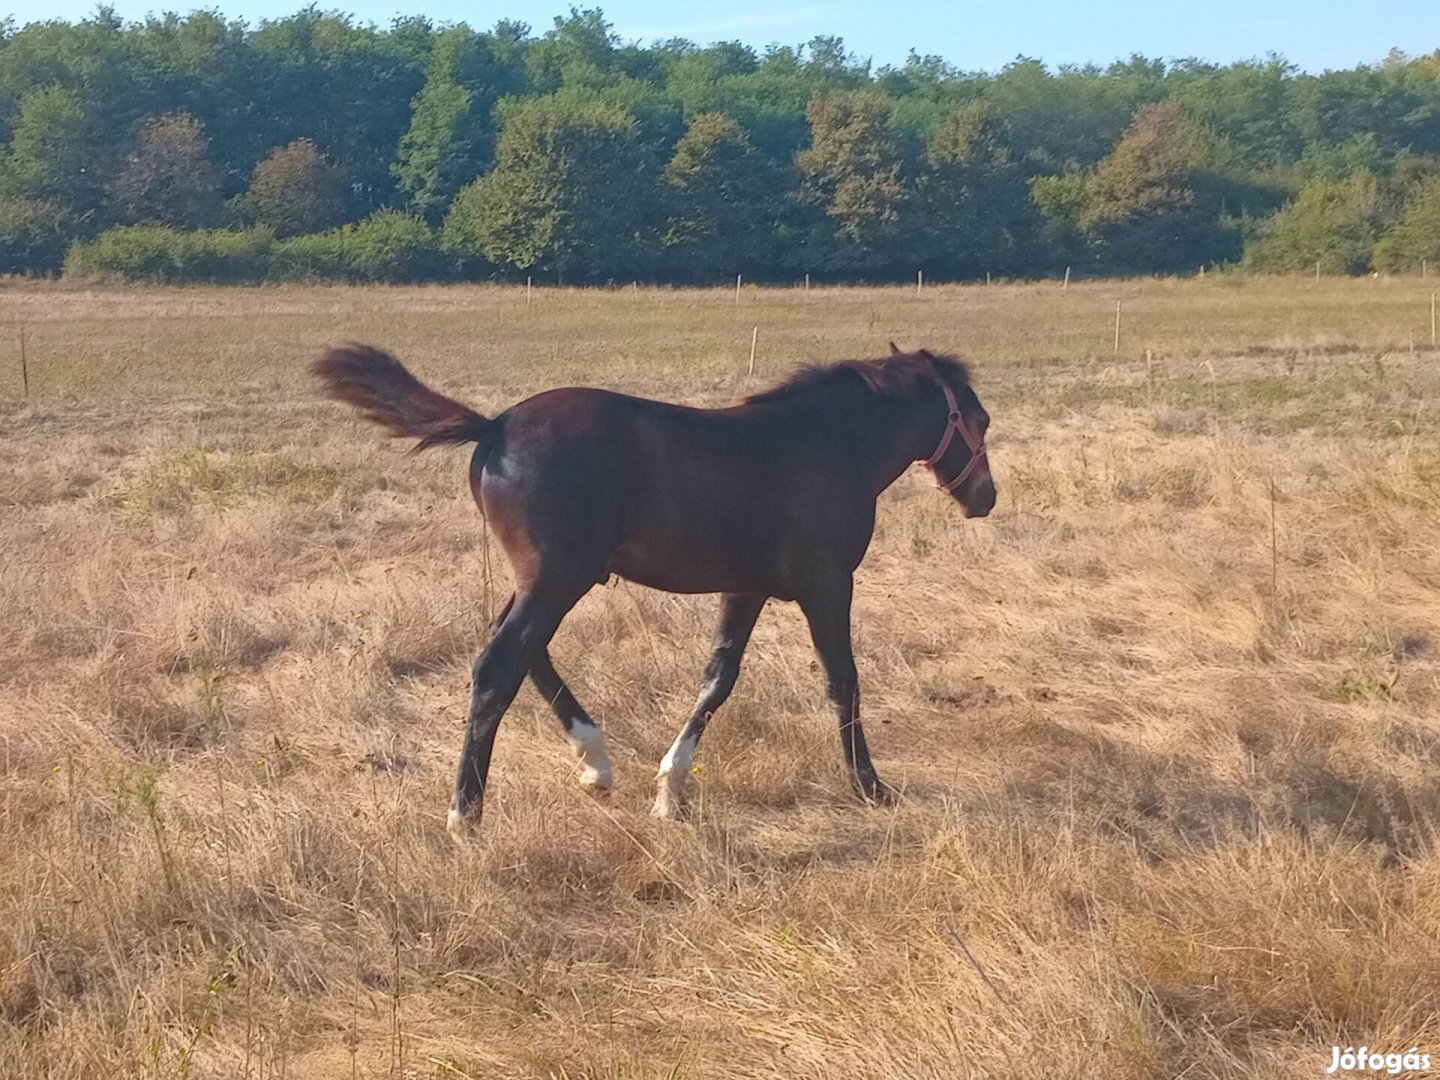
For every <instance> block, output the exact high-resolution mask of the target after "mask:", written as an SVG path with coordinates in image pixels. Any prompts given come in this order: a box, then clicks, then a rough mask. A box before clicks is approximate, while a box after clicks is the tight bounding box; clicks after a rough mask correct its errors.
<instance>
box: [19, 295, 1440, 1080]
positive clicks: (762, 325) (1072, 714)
mask: <svg viewBox="0 0 1440 1080" xmlns="http://www.w3.org/2000/svg"><path fill="white" fill-rule="evenodd" d="M1117 298H1119V299H1122V300H1123V302H1124V315H1125V328H1124V336H1123V338H1122V347H1121V350H1120V352H1119V353H1116V352H1114V350H1113V340H1112V336H1111V335H1112V332H1113V318H1114V301H1115V299H1117ZM22 323H23V324H24V325H25V327H26V337H27V357H28V361H29V365H30V378H31V386H32V392H33V396H32V398H31V399H29V400H28V401H26V400H22V399H21V398H20V396H19V392H20V386H19V379H18V371H17V370H16V369H15V368H14V364H15V363H16V360H17V357H16V355H15V350H14V348H13V347H12V341H13V334H12V331H11V330H8V329H7V330H5V331H4V332H0V395H3V396H4V400H3V403H0V611H3V620H0V1075H3V1076H7V1077H8V1076H16V1077H121V1076H124V1077H194V1078H202V1077H227V1078H228V1077H256V1078H261V1077H263V1078H272V1077H273V1078H279V1077H295V1078H302V1077H327V1078H328V1077H389V1076H401V1075H407V1076H409V1075H413V1076H420V1077H437V1078H438V1077H466V1076H468V1077H493V1076H521V1077H531V1076H533V1077H549V1076H555V1077H570V1078H580V1077H626V1078H629V1077H650V1076H656V1077H661V1076H664V1077H682V1076H684V1077H727V1076H733V1077H741V1076H744V1077H750V1076H766V1075H773V1076H815V1077H828V1076H847V1077H853V1076H867V1077H869V1076H874V1077H889V1076H903V1077H952V1076H1019V1077H1095V1076H1107V1077H1137V1078H1138V1077H1151V1076H1177V1075H1184V1076H1186V1077H1190V1078H1192V1080H1193V1078H1199V1077H1241V1076H1264V1077H1286V1076H1294V1077H1301V1076H1315V1075H1318V1074H1320V1073H1322V1072H1323V1070H1324V1069H1325V1068H1326V1067H1328V1065H1329V1064H1330V1060H1331V1056H1330V1047H1331V1045H1332V1044H1339V1045H1340V1046H1342V1047H1344V1046H1348V1045H1354V1046H1358V1045H1360V1044H1362V1043H1363V1044H1366V1045H1368V1046H1371V1047H1375V1048H1386V1049H1389V1050H1398V1051H1401V1052H1403V1051H1404V1050H1407V1049H1409V1048H1410V1047H1411V1046H1417V1045H1418V1046H1420V1047H1421V1048H1422V1049H1427V1048H1428V1049H1430V1050H1431V1051H1435V1052H1440V864H1437V858H1436V854H1435V829H1436V824H1437V821H1440V724H1437V720H1436V706H1437V701H1440V683H1437V671H1440V661H1437V641H1440V604H1437V602H1436V588H1437V585H1440V558H1437V554H1440V553H1437V539H1436V537H1437V531H1436V524H1437V512H1440V439H1437V415H1436V405H1435V402H1436V391H1437V389H1440V376H1437V365H1440V353H1437V352H1435V351H1434V350H1431V349H1430V348H1429V342H1428V292H1426V291H1424V287H1423V286H1421V285H1420V284H1418V283H1404V282H1395V281H1390V282H1385V281H1380V282H1373V281H1365V282H1349V281H1346V282H1324V283H1321V284H1320V285H1318V286H1317V285H1315V284H1313V283H1309V282H1304V283H1302V282H1266V281H1251V282H1247V283H1243V284H1237V283H1230V282H1224V281H1207V282H1204V283H1198V282H1191V283H1174V282H1132V283H1123V284H1107V285H1083V286H1076V285H1072V286H1071V287H1070V289H1069V290H1068V291H1067V292H1066V293H1065V294H1064V295H1060V294H1059V292H1058V289H1057V288H1055V287H1041V286H1025V287H1021V286H995V287H992V288H988V289H986V288H936V289H929V290H927V292H926V294H925V295H924V296H922V297H920V298H915V297H914V296H913V295H912V294H911V293H910V292H909V291H907V290H883V289H853V290H815V291H812V292H811V293H809V294H808V295H807V294H805V293H803V292H801V291H798V290H797V291H793V292H785V291H767V292H747V293H746V295H744V296H743V297H742V299H741V302H740V303H739V304H738V305H737V304H736V302H735V300H734V297H733V295H732V294H731V293H729V292H722V291H717V292H713V293H707V292H672V291H661V290H639V291H616V292H600V291H596V292H581V291H565V292H552V291H546V292H542V293H538V294H536V296H535V300H534V303H533V304H532V305H529V306H527V304H526V302H525V296H524V293H523V291H517V290H504V289H493V288H425V289H378V288H367V289H359V288H355V289H341V288H334V289H323V288H309V289H274V290H233V291H205V290H123V289H117V290H107V291H93V290H92V291H78V290H72V289H69V288H64V287H55V286H49V287H46V286H25V287H8V288H5V289H4V290H0V324H3V325H4V326H5V327H8V328H14V327H17V326H18V325H19V324H22ZM756 326H758V327H759V351H758V364H757V367H758V368H759V373H758V374H757V375H756V376H755V377H754V378H753V379H747V378H746V376H745V375H744V369H745V363H746V361H747V360H748V353H749V345H750V338H751V331H752V328H753V327H756ZM7 334H9V335H11V336H10V337H7V336H6V335H7ZM337 338H356V339H360V340H366V341H373V342H375V343H377V344H381V345H384V346H386V347H389V348H392V349H394V350H395V351H396V352H397V353H398V354H400V355H401V356H402V357H403V358H405V359H406V360H407V361H409V362H411V363H412V364H413V366H414V367H415V368H416V369H417V370H418V371H419V372H420V373H421V374H422V376H424V377H426V378H427V379H430V380H432V381H433V382H434V383H435V384H436V385H438V386H440V387H442V388H444V389H446V390H447V391H449V392H452V393H455V394H456V395H457V396H461V397H463V398H466V399H467V400H469V401H471V402H473V403H474V404H476V405H477V406H481V407H484V408H488V409H496V408H500V407H503V405H504V404H507V403H509V402H510V401H513V400H515V399H516V398H518V397H520V396H522V395H524V394H526V393H529V392H532V391H535V390H538V389H541V388H543V387H546V386H550V385H555V384H557V383H566V382H584V383H590V384H598V385H606V386H612V387H617V388H620V389H624V390H629V391H635V392H642V393H647V394H652V395H655V396H666V397H671V398H675V399H682V400H686V401H690V402H694V403H701V404H708V403H718V402H721V401H725V400H728V399H731V398H734V397H736V396H738V395H739V394H741V393H743V392H745V391H747V390H749V389H752V388H753V387H754V386H756V385H758V384H761V383H763V382H766V381H769V380H771V379H773V378H775V377H776V376H777V375H778V374H780V373H781V372H783V371H784V370H787V369H788V368H789V367H790V366H792V365H793V364H795V363H799V362H802V361H814V360H827V359H837V358H841V357H846V356H868V355H880V354H882V353H883V352H884V350H885V344H886V342H887V341H888V340H890V339H892V338H893V339H894V340H896V341H897V342H899V343H900V344H901V345H902V346H907V347H912V346H918V345H927V346H930V347H932V348H939V349H947V350H954V351H959V352H963V353H965V354H967V355H969V356H970V357H971V358H972V360H973V361H974V363H975V367H976V370H977V381H978V384H979V387H980V390H981V393H982V396H983V398H984V400H985V402H986V404H987V406H989V408H990V410H991V412H992V413H993V415H994V417H995V422H994V426H993V434H992V440H991V442H992V447H993V459H994V468H995V471H996V474H997V478H998V481H999V484H1000V488H1001V503H1000V506H999V508H998V509H997V511H996V513H995V514H994V515H993V516H992V518H991V519H989V520H988V521H985V522H978V523H977V522H966V521H964V520H962V519H961V518H960V517H959V515H958V513H957V512H956V511H955V509H954V508H953V506H951V505H950V504H949V502H948V500H946V499H944V498H942V497H940V496H939V495H937V494H936V493H935V492H934V491H933V490H931V489H929V488H928V487H927V485H926V484H925V482H924V480H923V478H921V477H920V476H918V475H915V476H907V477H905V478H902V481H901V482H900V483H899V484H897V485H896V487H895V488H894V489H893V490H892V491H891V492H890V493H888V494H887V495H886V496H885V497H884V499H883V501H882V507H881V512H880V522H879V528H878V530H877V535H876V540H875V544H874V546H873V548H872V550H871V553H870V556H869V558H868V559H867V561H866V563H865V565H864V566H863V567H862V569H861V571H860V574H859V587H858V592H857V602H856V613H857V614H856V621H857V631H856V642H857V652H858V656H859V663H860V667H861V677H862V680H863V682H864V685H865V692H866V702H867V708H868V714H867V715H868V722H869V728H870V732H871V743H872V748H873V750H874V752H875V756H876V761H877V765H878V766H879V768H880V769H881V772H882V775H884V776H885V777H886V778H887V779H888V780H890V781H891V782H892V783H895V784H897V785H898V786H900V787H902V788H903V790H904V793H905V797H904V800H903V802H902V803H901V804H900V805H899V806H898V807H896V808H895V809H893V810H884V811H874V810H867V809H864V808H862V807H860V806H858V805H856V804H854V803H853V802H852V801H851V799H850V798H849V796H848V794H847V792H846V789H845V784H844V781H843V778H842V776H841V770H840V766H839V748H838V745H837V739H836V736H835V733H834V731H833V729H832V727H833V723H832V720H831V719H830V716H829V713H828V710H827V709H826V708H825V706H824V703H823V698H822V690H821V678H820V675H819V672H818V671H817V670H816V668H815V665H814V663H813V661H812V659H811V654H810V651H809V647H808V643H807V638H806V634H805V631H804V627H803V624H802V621H801V620H800V618H799V616H798V613H797V612H796V611H795V610H793V608H791V607H788V606H786V605H772V606H771V607H770V608H769V609H768V610H767V612H766V614H765V615H764V616H763V617H762V620H761V624H760V627H759V628H758V630H757V632H756V636H755V640H754V644H753V645H752V646H751V649H750V653H749V656H748V659H747V664H746V669H745V673H744V675H743V676H742V680H741V684H740V686H739V688H738V689H737V691H736V693H735V696H734V697H733V698H732V700H731V703H730V704H729V705H728V706H727V707H726V708H725V710H724V711H723V712H722V713H721V715H720V716H719V717H718V718H717V720H716V721H715V723H714V724H713V725H712V727H711V730H710V732H709V733H708V734H707V736H706V741H705V745H704V747H703V748H702V751H701V755H700V758H699V766H700V767H699V770H698V773H697V775H696V777H695V782H696V786H697V796H698V799H697V808H696V813H695V816H694V817H693V819H692V820H691V821H690V822H688V823H686V824H684V825H678V826H677V825H671V824H664V823H660V822H655V821H653V820H651V819H650V818H649V817H648V816H647V814H646V811H647V809H648V807H649V802H650V797H651V794H652V776H653V773H654V768H655V764H656V762H657V760H658V759H659V757H660V755H661V754H662V753H663V751H664V749H665V747H666V746H667V745H668V743H669V741H670V739H671V738H672V737H673V735H674V732H675V730H676V727H677V725H678V724H679V722H680V720H681V718H682V717H683V715H684V712H685V710H686V709H687V707H688V706H689V704H690V702H691V700H692V698H693V694H694V691H695V688H696V685H697V682H698V678H699V673H700V670H701V668H702V666H703V664H704V660H705V656H706V652H707V644H708V639H709V623H710V619H711V617H712V614H713V610H714V602H713V601H712V600H711V599H708V598H703V597H701V598H685V597H674V596H668V595H663V594H657V593H651V592H647V591H645V590H643V589H640V588H638V587H635V586H630V585H626V584H623V583H622V584H617V585H614V586H613V587H609V588H601V589H596V590H595V591H594V592H593V593H592V594H591V595H590V596H589V597H587V598H586V599H585V600H584V601H583V602H582V604H581V605H580V606H579V607H578V608H577V610H576V611H575V613H574V614H573V615H572V616H571V618H570V619H569V620H568V621H567V623H566V624H565V626H564V627H563V628H562V630H561V633H560V635H559V636H558V638H557V639H556V643H555V648H554V652H555V655H556V662H557V666H558V667H559V668H560V670H561V671H562V672H563V673H564V674H565V675H566V676H567V678H568V679H569V681H570V682H571V685H572V686H573V687H574V689H575V690H576V692H577V694H578V695H579V696H580V698H581V700H582V701H584V702H585V704H586V705H587V706H588V707H589V708H590V710H591V711H592V712H593V714H594V715H595V716H597V717H598V718H599V719H601V720H602V721H603V722H604V723H605V724H606V726H607V727H608V729H609V732H610V736H611V743H612V751H613V753H614V756H615V759H616V766H617V790H616V792H615V794H614V795H613V797H612V798H611V799H610V800H609V801H607V802H594V801H592V800H591V799H589V798H588V797H587V796H585V795H584V794H582V793H581V792H580V791H579V790H578V789H577V786H576V785H575V784H574V782H573V774H574V772H575V765H574V764H573V762H572V759H571V758H570V756H569V753H568V751H567V749H566V747H565V744H564V741H563V740H562V739H561V737H560V735H559V732H558V728H557V726H556V724H555V722H554V720H553V718H552V717H551V716H550V714H549V711H548V709H546V708H545V706H544V704H543V702H540V701H539V700H538V699H537V698H536V697H535V695H534V694H533V692H532V691H530V690H528V689H527V690H526V691H524V692H523V693H522V696H521V698H520V699H519V700H518V701H517V703H516V706H515V707H514V708H513V709H512V711H511V713H510V715H509V716H508V717H507V718H506V720H505V722H504V725H503V726H502V732H501V735H500V740H499V745H498V749H497V759H496V766H495V770H494V772H493V773H492V778H493V784H494V786H493V788H492V792H491V796H490V799H489V801H488V804H487V815H486V819H485V823H484V830H483V840H482V842H481V843H479V844H478V845H475V846H473V847H470V848H468V849H464V850H457V849H455V848H454V847H453V845H451V844H450V842H449V840H448V838H447V837H446V835H445V832H444V828H443V822H442V812H443V810H444V807H445V804H446V798H447V795H448V787H449V782H450V779H451V771H452V768H453V762H454V758H455V754H456V753H457V749H458V743H459V736H460V730H461V722H462V718H463V708H464V702H465V696H466V683H467V679H468V672H469V664H470V662H471V660H472V658H473V654H474V653H475V652H476V650H477V648H478V647H479V646H480V644H481V643H482V642H483V640H484V638H485V635H486V627H487V626H488V623H489V620H490V618H491V616H492V615H493V613H494V611H495V610H496V608H497V606H498V604H499V603H501V602H502V601H503V599H504V596H505V594H506V592H507V578H506V572H505V570H504V567H503V562H502V560H501V558H500V556H499V553H498V551H497V550H496V549H494V547H493V546H491V545H488V544H487V540H486V537H485V533H484V529H483V525H482V523H481V522H480V521H479V519H478V516H477V514H476V512H475V509H474V507H473V505H472V504H471V503H470V502H469V501H468V496H467V494H466V492H465V485H464V482H463V458H462V457H461V456H460V454H458V453H445V452H436V453H432V454H429V455H426V456H423V457H419V458H408V457H405V456H403V454H402V453H401V452H400V447H398V446H396V445H394V444H385V443H383V442H382V441H380V440H377V438H376V437H375V434H374V432H373V431H372V430H370V429H366V428H363V427H361V426H360V425H359V424H357V423H356V422H355V421H354V420H353V419H352V418H351V417H350V416H348V415H346V414H344V413H342V412H340V411H339V410H338V409H335V408H333V407H329V406H326V405H323V404H321V403H319V402H317V401H316V400H315V399H314V398H313V397H312V396H311V394H310V392H309V388H308V386H307V385H306V381H305V378H304V374H303V367H304V364H305V362H306V361H307V360H308V359H309V357H310V356H311V355H312V354H313V353H314V351H315V350H316V349H317V348H318V347H319V346H320V345H321V344H323V343H324V342H327V341H330V340H334V339H337ZM1147 353H1148V361H1147V359H1146V357H1147ZM12 372H14V373H15V376H16V377H15V378H14V379H13V380H11V379H10V376H11V373H12ZM7 380H10V381H7ZM12 383H13V385H12ZM1272 495H1273V504H1272ZM1272 505H1273V516H1272Z"/></svg>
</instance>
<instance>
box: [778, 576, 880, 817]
mask: <svg viewBox="0 0 1440 1080" xmlns="http://www.w3.org/2000/svg"><path fill="white" fill-rule="evenodd" d="M851 591H852V587H851V583H850V579H849V578H848V577H847V578H846V579H845V580H844V582H843V583H842V582H840V581H836V582H834V584H833V585H832V586H831V587H829V588H825V589H821V590H817V591H816V592H815V594H814V595H812V596H808V597H804V598H802V599H801V601H800V608H801V610H802V611H804V612H805V618H806V620H807V621H808V622H809V623H810V638H811V640H812V641H814V643H815V651H816V653H818V654H819V656H820V663H821V665H822V666H823V667H824V668H825V682H826V691H827V693H828V694H829V697H830V703H831V704H832V705H833V706H834V707H835V715H836V716H837V717H838V718H839V720H840V748H841V750H842V751H843V752H844V754H845V771H846V773H847V774H848V775H849V777H850V786H851V787H853V788H854V789H855V792H856V794H858V795H859V796H860V797H861V798H862V799H864V800H865V801H866V802H869V803H882V804H883V803H890V802H893V801H894V800H895V792H894V791H892V790H891V789H890V788H889V787H888V786H887V785H886V784H884V783H882V782H881V780H880V778H879V777H878V776H876V775H875V765H874V763H873V762H872V761H871V760H870V748H869V746H867V745H866V743H865V729H864V728H863V727H861V725H860V678H859V675H858V674H857V673H856V671H855V654H854V652H853V651H852V647H851V643H850V597H851Z"/></svg>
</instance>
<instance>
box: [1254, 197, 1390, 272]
mask: <svg viewBox="0 0 1440 1080" xmlns="http://www.w3.org/2000/svg"><path fill="white" fill-rule="evenodd" d="M1387 209H1388V208H1387V205H1386V199H1385V197H1384V194H1383V192H1382V190H1381V187H1380V183H1379V181H1378V180H1377V179H1376V177H1375V176H1374V175H1373V174H1371V173H1356V174H1354V175H1353V176H1350V177H1347V178H1346V179H1343V180H1334V179H1330V178H1328V177H1317V178H1315V179H1314V180H1311V181H1309V182H1308V183H1307V184H1306V185H1305V186H1304V187H1303V188H1301V189H1300V194H1299V195H1298V196H1297V197H1296V199H1295V201H1294V202H1293V203H1290V204H1289V205H1288V206H1286V207H1284V208H1283V209H1281V210H1280V211H1279V212H1278V213H1276V214H1275V215H1274V216H1273V217H1271V218H1270V219H1269V220H1268V221H1266V222H1265V224H1264V225H1263V227H1262V228H1261V230H1260V233H1259V235H1258V236H1257V237H1256V239H1255V240H1254V241H1253V242H1252V243H1251V244H1250V245H1248V246H1247V247H1246V249H1245V263H1246V265H1247V266H1248V267H1249V268H1250V269H1252V270H1261V271H1267V272H1293V271H1308V270H1311V269H1313V268H1314V267H1315V266H1316V264H1317V263H1318V264H1319V265H1320V267H1321V269H1322V270H1324V271H1325V272H1326V273H1331V274H1336V273H1343V274H1358V273H1360V272H1362V271H1364V270H1366V269H1368V268H1369V266H1370V254H1371V252H1372V251H1373V250H1374V248H1375V242H1376V240H1377V239H1378V238H1379V236H1380V233H1381V231H1382V230H1383V229H1384V226H1385V221H1386V218H1387V216H1388V215H1387Z"/></svg>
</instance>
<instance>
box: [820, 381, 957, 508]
mask: <svg viewBox="0 0 1440 1080" xmlns="http://www.w3.org/2000/svg"><path fill="white" fill-rule="evenodd" d="M797 404H799V403H797ZM803 406H804V413H805V419H807V420H809V422H811V423H813V424H814V425H815V429H816V435H817V437H818V438H823V439H826V440H828V441H831V442H833V443H834V445H835V447H836V453H837V454H838V455H840V456H841V457H843V458H844V459H846V460H847V461H849V462H851V463H854V464H856V465H858V466H859V467H860V468H861V469H863V470H864V472H865V474H866V476H867V477H868V478H869V479H870V482H871V487H873V488H874V491H875V494H876V495H877V496H878V495H879V494H880V493H881V492H882V491H884V490H885V489H886V488H888V487H889V486H890V485H891V484H893V483H894V482H895V481H896V480H897V479H898V478H899V476H900V474H901V473H903V472H904V471H905V470H906V469H907V468H909V466H910V464H911V462H913V461H916V460H917V459H920V458H924V457H927V456H928V455H929V453H930V450H931V449H932V448H930V447H926V448H925V449H923V450H921V449H919V448H918V443H917V440H916V432H915V427H916V413H917V405H916V403H915V402H914V401H913V400H911V399H909V398H906V397H899V396H890V395H885V394H877V393H874V392H873V391H871V390H868V389H865V388H861V387H846V388H845V389H844V390H842V391H841V392H839V393H835V394H833V395H832V396H831V397H830V398H829V399H828V400H822V401H813V402H805V403H803ZM796 419H797V420H799V419H800V416H799V415H797V416H796Z"/></svg>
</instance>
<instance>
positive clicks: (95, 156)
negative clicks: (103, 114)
mask: <svg viewBox="0 0 1440 1080" xmlns="http://www.w3.org/2000/svg"><path fill="white" fill-rule="evenodd" d="M98 142H99V132H98V131H97V129H96V125H95V123H94V120H93V117H92V115H91V114H90V113H89V112H87V110H86V108H85V105H84V103H83V102H82V100H81V97H80V95H79V94H78V93H76V92H75V91H73V90H67V89H65V88H63V87H59V86H46V87H42V88H40V89H38V90H32V91H30V92H29V93H27V94H26V95H25V96H24V97H23V98H21V99H20V107H19V111H18V113H17V115H16V118H15V123H14V126H13V135H12V138H11V140H10V147H9V149H8V150H7V151H6V152H5V156H4V158H3V159H0V194H4V195H8V196H10V197H18V198H23V199H35V200H40V201H42V202H51V203H55V204H57V205H59V206H61V207H64V208H65V210H66V212H67V213H69V214H70V215H72V216H73V217H76V218H79V217H82V216H84V215H87V214H88V215H93V214H95V212H96V211H97V209H98V207H99V204H100V192H101V184H102V181H103V178H104V177H105V175H107V174H108V171H109V169H108V164H109V163H108V161H106V159H105V156H104V154H103V153H102V152H101V151H99V150H97V143H98Z"/></svg>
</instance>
